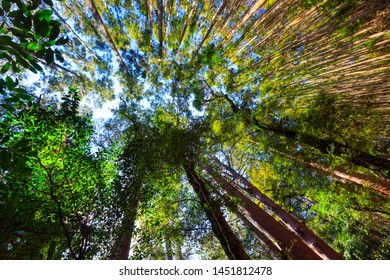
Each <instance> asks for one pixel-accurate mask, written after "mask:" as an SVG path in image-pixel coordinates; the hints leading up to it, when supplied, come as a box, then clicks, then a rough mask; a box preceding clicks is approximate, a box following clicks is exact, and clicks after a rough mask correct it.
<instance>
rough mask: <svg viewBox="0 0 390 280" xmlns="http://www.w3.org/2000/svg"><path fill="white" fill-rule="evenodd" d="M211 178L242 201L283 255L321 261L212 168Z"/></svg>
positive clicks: (251, 216) (250, 216) (244, 208)
mask: <svg viewBox="0 0 390 280" xmlns="http://www.w3.org/2000/svg"><path fill="white" fill-rule="evenodd" d="M205 170H206V172H207V173H208V174H209V175H210V177H211V178H212V179H213V180H214V181H215V182H216V183H217V184H218V185H220V186H221V187H222V189H223V190H224V191H225V192H226V193H228V194H229V195H230V196H234V197H236V198H238V199H240V202H241V203H240V205H239V206H240V207H241V209H242V210H243V212H244V213H245V214H246V215H247V216H248V217H249V218H250V219H251V220H253V221H254V222H255V223H256V224H257V225H258V226H259V227H260V228H261V229H262V231H263V233H264V234H265V235H266V236H268V238H269V239H271V240H273V241H274V242H276V243H277V244H278V245H279V246H280V247H281V249H282V251H283V253H284V254H286V255H287V256H288V257H289V258H291V259H298V260H319V259H322V256H320V255H318V254H317V253H316V252H315V251H314V250H313V249H312V248H310V247H309V246H308V245H307V244H306V243H304V242H303V241H302V240H301V238H300V237H298V236H296V235H295V234H294V233H293V232H291V231H290V230H288V229H287V228H285V227H284V226H283V225H281V224H280V223H279V222H277V221H276V220H275V219H274V218H273V217H272V216H270V215H269V214H268V213H267V212H265V211H264V210H263V209H261V208H260V207H259V206H258V205H256V203H254V202H253V201H252V200H250V199H249V198H248V197H246V196H245V195H244V194H243V193H241V192H240V191H239V190H237V189H236V188H235V187H234V186H233V185H232V184H230V183H228V182H227V181H226V180H225V179H224V178H222V177H221V176H219V175H217V174H216V172H214V170H213V169H212V167H211V166H207V167H206V168H205Z"/></svg>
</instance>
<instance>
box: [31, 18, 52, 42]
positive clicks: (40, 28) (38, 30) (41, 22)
mask: <svg viewBox="0 0 390 280" xmlns="http://www.w3.org/2000/svg"><path fill="white" fill-rule="evenodd" d="M34 30H35V35H34V37H38V36H42V37H43V38H46V37H47V36H48V35H49V32H50V27H49V23H48V21H47V20H45V19H44V18H42V19H40V18H39V15H37V14H36V15H34Z"/></svg>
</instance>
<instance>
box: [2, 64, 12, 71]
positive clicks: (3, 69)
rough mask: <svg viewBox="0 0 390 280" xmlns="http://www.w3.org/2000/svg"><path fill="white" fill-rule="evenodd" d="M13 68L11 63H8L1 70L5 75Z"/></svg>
mask: <svg viewBox="0 0 390 280" xmlns="http://www.w3.org/2000/svg"><path fill="white" fill-rule="evenodd" d="M10 67H11V63H9V62H7V63H6V64H4V65H3V67H2V68H1V73H5V72H7V71H8V70H9V68H10Z"/></svg>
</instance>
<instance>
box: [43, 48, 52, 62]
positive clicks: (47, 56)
mask: <svg viewBox="0 0 390 280" xmlns="http://www.w3.org/2000/svg"><path fill="white" fill-rule="evenodd" d="M45 59H46V62H47V64H52V63H53V62H54V52H53V50H52V49H51V48H48V49H47V50H46V54H45Z"/></svg>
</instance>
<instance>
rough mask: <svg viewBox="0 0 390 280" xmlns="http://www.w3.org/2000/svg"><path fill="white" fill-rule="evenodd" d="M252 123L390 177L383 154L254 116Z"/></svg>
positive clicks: (387, 160) (388, 167)
mask: <svg viewBox="0 0 390 280" xmlns="http://www.w3.org/2000/svg"><path fill="white" fill-rule="evenodd" d="M252 123H253V124H254V125H256V126H257V127H258V128H259V129H261V130H263V131H269V132H272V133H276V134H279V135H282V136H284V137H286V138H288V139H291V140H294V141H297V142H299V143H300V144H302V145H307V146H310V147H313V148H315V149H317V150H319V151H320V152H322V153H323V154H334V155H336V156H339V157H343V156H344V155H346V156H349V157H350V162H351V163H353V164H355V165H357V166H362V167H365V168H367V169H370V170H374V171H378V172H381V174H383V175H384V176H385V177H388V176H389V175H388V172H389V170H390V160H389V159H387V158H384V157H381V156H376V155H372V154H369V153H367V152H363V151H359V150H357V149H354V148H352V147H350V146H349V145H347V144H342V143H339V142H337V141H331V140H325V139H321V138H318V137H316V136H312V135H309V134H305V133H300V132H298V131H294V130H292V129H288V128H282V127H276V126H270V125H267V124H262V123H260V122H259V121H257V120H256V119H255V118H253V121H252Z"/></svg>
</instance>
